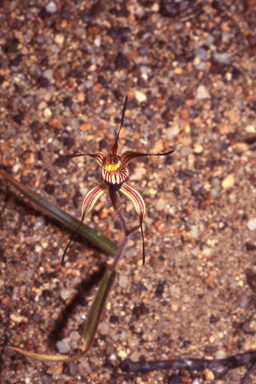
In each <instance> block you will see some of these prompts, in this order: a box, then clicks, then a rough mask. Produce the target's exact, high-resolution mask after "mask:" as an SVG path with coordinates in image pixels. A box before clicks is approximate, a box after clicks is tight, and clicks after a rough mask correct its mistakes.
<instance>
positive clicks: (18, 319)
mask: <svg viewBox="0 0 256 384" xmlns="http://www.w3.org/2000/svg"><path fill="white" fill-rule="evenodd" d="M10 319H11V320H12V321H14V322H15V323H21V322H22V321H24V322H25V323H27V322H28V319H27V318H26V317H24V316H20V315H15V313H11V314H10Z"/></svg>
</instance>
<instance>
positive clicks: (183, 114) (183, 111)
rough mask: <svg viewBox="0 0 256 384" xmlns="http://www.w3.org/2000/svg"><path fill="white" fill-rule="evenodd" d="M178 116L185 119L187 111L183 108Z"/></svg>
mask: <svg viewBox="0 0 256 384" xmlns="http://www.w3.org/2000/svg"><path fill="white" fill-rule="evenodd" d="M180 118H181V120H184V121H187V120H188V118H189V111H188V110H187V109H186V108H183V109H182V110H181V111H180Z"/></svg>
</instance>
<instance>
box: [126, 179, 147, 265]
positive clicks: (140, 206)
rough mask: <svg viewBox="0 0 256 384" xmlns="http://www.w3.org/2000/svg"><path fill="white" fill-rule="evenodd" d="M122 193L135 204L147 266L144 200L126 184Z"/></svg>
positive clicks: (143, 254) (143, 255)
mask: <svg viewBox="0 0 256 384" xmlns="http://www.w3.org/2000/svg"><path fill="white" fill-rule="evenodd" d="M120 192H122V193H123V194H124V195H125V196H127V197H128V198H129V199H130V200H131V201H132V202H133V205H134V208H135V211H136V212H137V214H138V216H139V220H140V229H141V236H142V257H143V264H145V245H144V234H143V228H142V222H143V218H144V215H145V212H146V207H145V203H144V200H143V198H142V196H141V194H140V193H139V192H137V191H136V190H135V189H133V188H132V187H131V186H130V185H128V184H126V183H124V184H123V185H122V187H121V188H120Z"/></svg>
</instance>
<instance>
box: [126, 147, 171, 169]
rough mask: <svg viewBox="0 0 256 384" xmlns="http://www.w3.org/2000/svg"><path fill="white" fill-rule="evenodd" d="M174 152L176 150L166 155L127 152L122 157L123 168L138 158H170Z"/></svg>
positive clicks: (165, 153)
mask: <svg viewBox="0 0 256 384" xmlns="http://www.w3.org/2000/svg"><path fill="white" fill-rule="evenodd" d="M173 152H174V149H172V150H171V151H169V152H164V153H141V152H134V151H125V152H124V153H122V155H120V157H121V159H122V167H126V166H127V165H128V164H129V163H130V162H131V161H132V160H134V159H137V158H138V157H143V156H168V155H170V154H171V153H173Z"/></svg>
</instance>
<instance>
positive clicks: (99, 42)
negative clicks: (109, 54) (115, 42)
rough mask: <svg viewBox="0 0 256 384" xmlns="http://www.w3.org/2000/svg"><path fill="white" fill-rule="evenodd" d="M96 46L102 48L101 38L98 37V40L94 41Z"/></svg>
mask: <svg viewBox="0 0 256 384" xmlns="http://www.w3.org/2000/svg"><path fill="white" fill-rule="evenodd" d="M94 45H95V47H98V48H99V47H100V46H101V38H100V37H96V39H94Z"/></svg>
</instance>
